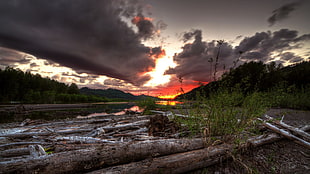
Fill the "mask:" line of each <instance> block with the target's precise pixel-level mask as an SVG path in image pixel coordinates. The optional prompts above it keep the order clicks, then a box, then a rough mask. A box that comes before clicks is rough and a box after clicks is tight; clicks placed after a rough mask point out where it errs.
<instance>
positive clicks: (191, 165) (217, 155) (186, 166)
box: [90, 144, 233, 174]
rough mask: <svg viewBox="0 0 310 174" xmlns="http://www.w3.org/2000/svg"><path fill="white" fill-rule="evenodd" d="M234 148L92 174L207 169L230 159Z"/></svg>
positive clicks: (178, 155) (170, 156)
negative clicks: (229, 155) (222, 160)
mask: <svg viewBox="0 0 310 174" xmlns="http://www.w3.org/2000/svg"><path fill="white" fill-rule="evenodd" d="M232 149H233V146H232V145H228V144H222V145H219V146H214V147H209V148H204V149H200V150H194V151H190V152H184V153H178V154H172V155H167V156H163V157H158V158H152V159H145V160H142V161H139V162H133V163H129V164H124V165H119V166H114V167H108V168H105V169H101V170H97V171H93V172H90V174H100V173H123V174H125V173H128V174H129V173H140V174H148V173H169V174H174V173H185V172H189V171H192V170H196V169H199V168H203V167H207V166H210V165H213V164H216V163H218V162H220V160H221V159H222V158H223V159H226V158H227V157H228V154H227V152H230V151H232Z"/></svg>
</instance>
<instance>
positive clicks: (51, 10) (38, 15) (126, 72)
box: [0, 0, 155, 85]
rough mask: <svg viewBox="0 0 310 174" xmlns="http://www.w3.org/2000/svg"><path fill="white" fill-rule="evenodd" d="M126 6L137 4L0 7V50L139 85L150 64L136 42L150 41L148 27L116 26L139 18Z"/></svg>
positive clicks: (43, 1) (79, 1) (45, 2)
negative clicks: (28, 54) (18, 51)
mask: <svg viewBox="0 0 310 174" xmlns="http://www.w3.org/2000/svg"><path fill="white" fill-rule="evenodd" d="M132 2H137V1H129V2H127V1H126V2H125V1H117V0H115V1H114V0H113V1H102V0H87V1H85V0H57V1H49V0H40V1H32V0H15V1H0V23H1V27H0V46H2V47H7V48H12V49H16V50H21V51H24V52H27V53H30V54H33V55H35V56H38V57H40V58H44V59H48V60H50V61H52V62H56V63H59V64H60V65H61V66H67V67H71V68H72V69H74V70H76V71H78V72H86V73H92V74H99V75H106V76H109V77H113V78H117V79H122V80H125V81H127V82H130V83H133V84H135V85H141V84H143V83H145V82H146V81H147V80H149V79H150V77H149V76H140V75H139V74H141V73H143V72H145V71H147V70H149V69H150V68H152V67H154V66H155V63H154V60H153V59H152V58H150V57H149V53H150V48H148V47H146V46H144V45H143V44H141V41H140V39H141V38H144V39H146V38H149V37H151V34H152V32H149V31H153V28H154V25H153V24H152V23H151V21H146V20H144V21H143V22H142V23H141V24H139V26H138V29H139V32H138V33H135V32H134V31H133V29H132V28H130V27H128V26H127V24H126V23H125V22H123V21H122V20H121V17H120V16H122V17H124V16H128V17H132V16H134V15H137V14H142V13H141V12H142V7H141V6H140V5H139V4H135V3H132ZM130 19H131V18H130Z"/></svg>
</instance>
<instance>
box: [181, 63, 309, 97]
mask: <svg viewBox="0 0 310 174" xmlns="http://www.w3.org/2000/svg"><path fill="white" fill-rule="evenodd" d="M309 88H310V62H306V61H304V62H301V63H298V64H294V65H291V66H286V67H281V66H278V65H276V64H275V63H270V64H263V63H262V62H248V63H245V64H243V65H241V66H239V67H237V68H236V69H232V70H230V71H229V72H226V73H225V74H223V76H222V77H221V78H220V79H219V80H217V81H213V82H210V83H208V84H207V85H205V86H200V87H197V88H194V89H192V90H191V91H189V92H187V93H185V94H182V95H179V96H178V97H177V98H176V99H184V98H185V99H193V100H194V99H195V98H196V94H197V92H199V93H200V95H203V96H205V97H208V96H209V95H210V94H212V93H214V92H216V91H217V90H218V89H226V90H233V89H239V91H240V92H242V93H243V94H250V93H252V92H254V91H260V92H268V91H272V90H279V89H281V90H283V91H286V92H292V91H298V90H307V89H309Z"/></svg>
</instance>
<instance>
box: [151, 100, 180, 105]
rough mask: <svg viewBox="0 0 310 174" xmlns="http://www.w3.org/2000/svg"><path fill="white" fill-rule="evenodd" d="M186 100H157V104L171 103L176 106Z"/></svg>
mask: <svg viewBox="0 0 310 174" xmlns="http://www.w3.org/2000/svg"><path fill="white" fill-rule="evenodd" d="M183 103H184V102H180V101H174V100H160V101H156V104H158V105H165V106H166V105H170V106H175V105H177V104H183Z"/></svg>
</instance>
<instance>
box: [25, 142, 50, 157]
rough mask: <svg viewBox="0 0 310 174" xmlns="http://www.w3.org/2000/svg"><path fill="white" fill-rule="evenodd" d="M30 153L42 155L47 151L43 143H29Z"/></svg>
mask: <svg viewBox="0 0 310 174" xmlns="http://www.w3.org/2000/svg"><path fill="white" fill-rule="evenodd" d="M28 149H29V152H30V155H31V156H32V157H35V158H36V157H40V156H44V155H46V152H45V151H44V148H43V147H42V146H41V145H38V144H36V145H29V146H28Z"/></svg>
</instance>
